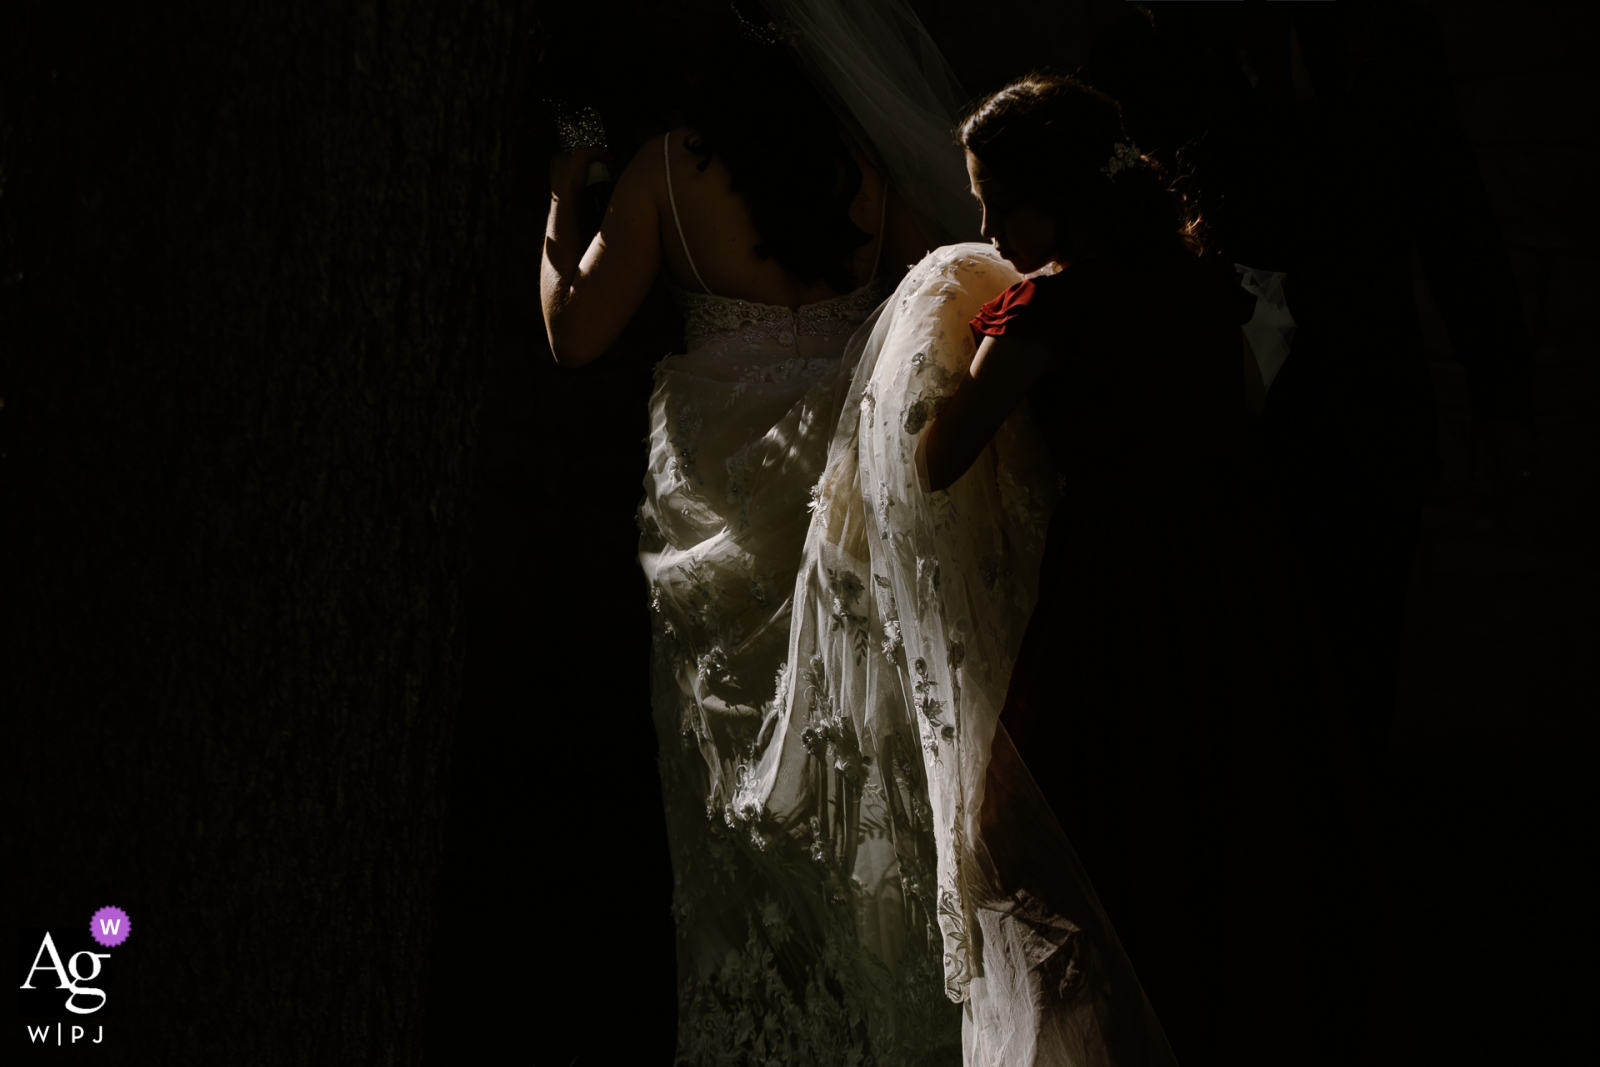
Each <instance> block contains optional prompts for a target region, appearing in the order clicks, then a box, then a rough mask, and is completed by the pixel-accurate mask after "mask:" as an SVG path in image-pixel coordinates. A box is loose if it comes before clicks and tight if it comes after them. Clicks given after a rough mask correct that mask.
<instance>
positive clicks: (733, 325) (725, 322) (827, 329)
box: [672, 282, 883, 348]
mask: <svg viewBox="0 0 1600 1067" xmlns="http://www.w3.org/2000/svg"><path fill="white" fill-rule="evenodd" d="M672 295H673V297H674V298H675V299H676V300H677V301H678V307H679V308H680V309H681V310H682V311H683V337H684V343H685V344H686V345H687V346H688V347H689V348H694V347H696V346H697V345H701V344H704V343H705V342H707V341H720V340H739V341H772V340H776V341H777V342H778V343H779V344H780V345H792V344H794V339H795V337H796V336H804V337H834V336H837V335H839V334H850V333H854V332H855V331H856V328H857V327H858V326H860V325H861V324H862V323H863V322H865V321H866V319H867V316H869V315H871V314H872V311H873V309H874V308H876V307H877V306H878V305H879V304H880V303H882V302H883V285H882V283H880V282H874V283H872V284H869V285H865V286H863V287H862V288H860V289H857V290H856V291H855V292H853V293H846V294H845V295H844V296H838V297H834V298H833V299H832V300H823V301H820V302H818V303H815V304H803V305H801V306H800V308H799V309H798V310H791V309H789V308H786V307H781V306H779V305H776V304H757V303H753V302H751V301H749V300H733V299H730V298H728V297H724V296H711V295H710V294H707V293H689V292H685V291H683V290H681V289H677V288H674V289H673V290H672Z"/></svg>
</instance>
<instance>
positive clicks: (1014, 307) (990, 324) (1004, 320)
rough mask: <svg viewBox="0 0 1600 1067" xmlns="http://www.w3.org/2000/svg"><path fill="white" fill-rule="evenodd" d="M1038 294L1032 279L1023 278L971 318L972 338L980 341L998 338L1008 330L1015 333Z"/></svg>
mask: <svg viewBox="0 0 1600 1067" xmlns="http://www.w3.org/2000/svg"><path fill="white" fill-rule="evenodd" d="M1038 294H1039V287H1038V286H1037V285H1035V284H1034V281H1033V279H1032V278H1024V279H1022V281H1020V282H1018V283H1017V284H1015V285H1013V286H1012V287H1011V288H1009V289H1007V290H1006V291H1005V292H1003V293H1001V294H1000V295H999V296H997V297H995V298H994V299H993V300H991V301H989V302H988V303H987V304H985V305H983V307H981V308H979V309H978V313H977V314H976V315H974V316H973V317H972V336H973V339H974V340H977V341H980V342H981V341H982V339H983V338H984V337H1000V336H1002V335H1004V334H1005V333H1006V332H1007V331H1008V330H1012V331H1015V330H1016V329H1017V328H1018V327H1019V326H1020V325H1021V323H1022V322H1023V321H1025V320H1026V319H1027V314H1026V312H1027V308H1028V306H1029V305H1030V304H1032V303H1033V302H1034V301H1035V300H1036V299H1037V298H1038Z"/></svg>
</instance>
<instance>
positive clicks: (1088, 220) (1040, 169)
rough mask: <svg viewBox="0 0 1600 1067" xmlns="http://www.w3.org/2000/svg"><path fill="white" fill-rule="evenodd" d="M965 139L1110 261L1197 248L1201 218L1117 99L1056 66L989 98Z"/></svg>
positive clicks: (966, 125)
mask: <svg viewBox="0 0 1600 1067" xmlns="http://www.w3.org/2000/svg"><path fill="white" fill-rule="evenodd" d="M960 143H961V146H962V147H963V148H965V149H967V150H968V151H969V152H971V153H972V154H973V155H974V156H976V157H978V159H980V160H982V161H983V165H984V167H985V168H987V169H988V170H989V171H990V172H991V173H993V174H995V175H996V176H997V177H1003V178H1005V179H1006V180H1007V181H1009V182H1011V183H1012V184H1014V185H1015V186H1016V187H1017V188H1018V190H1019V191H1020V192H1021V193H1022V195H1023V196H1025V197H1027V198H1028V200H1029V201H1031V202H1032V203H1034V204H1036V205H1037V206H1039V207H1040V208H1042V209H1044V210H1045V211H1047V212H1049V213H1050V214H1053V215H1055V216H1056V217H1057V218H1060V217H1062V216H1063V215H1070V216H1071V218H1072V219H1073V221H1074V222H1075V223H1076V224H1077V225H1079V226H1080V227H1082V229H1083V231H1084V234H1085V236H1086V237H1087V238H1088V239H1089V241H1090V243H1091V244H1092V245H1093V246H1094V248H1095V250H1096V251H1097V252H1098V253H1099V254H1100V255H1101V256H1104V257H1106V258H1109V259H1124V260H1126V259H1142V258H1148V257H1149V256H1151V255H1153V254H1160V253H1163V252H1182V251H1186V250H1187V251H1189V252H1191V253H1196V254H1198V253H1199V252H1200V251H1201V250H1202V249H1201V247H1200V240H1199V233H1198V226H1197V224H1196V222H1195V220H1193V219H1191V217H1190V214H1189V210H1188V205H1187V203H1186V202H1185V200H1184V197H1183V196H1182V195H1181V194H1180V193H1178V192H1176V191H1175V190H1173V189H1172V187H1171V184H1170V183H1169V181H1168V179H1167V176H1166V174H1165V173H1164V172H1163V171H1162V169H1161V167H1160V166H1159V165H1158V164H1157V163H1156V162H1155V161H1154V160H1152V159H1150V158H1149V157H1147V156H1142V155H1138V154H1135V153H1133V152H1132V151H1131V150H1132V149H1133V148H1134V145H1133V142H1132V140H1131V139H1130V138H1129V137H1128V136H1127V134H1126V133H1125V132H1124V130H1123V125H1122V113H1121V109H1120V108H1119V107H1118V105H1117V102H1116V101H1115V100H1113V99H1111V97H1109V96H1107V95H1106V94H1104V93H1102V92H1099V91H1097V90H1094V89H1091V88H1089V87H1088V86H1087V85H1084V84H1083V83H1081V82H1079V81H1077V80H1075V79H1073V78H1070V77H1067V76H1065V75H1057V74H1030V75H1028V76H1027V77H1023V78H1019V79H1017V80H1016V81H1014V82H1012V83H1011V84H1010V85H1007V86H1006V87H1005V88H1004V89H1001V90H1000V91H999V92H997V93H995V94H994V95H992V96H990V97H988V98H986V99H984V100H982V101H981V102H979V104H978V105H977V106H976V108H975V109H974V110H973V111H972V112H971V113H970V114H969V115H968V116H967V118H966V119H965V121H963V122H962V123H961V130H960Z"/></svg>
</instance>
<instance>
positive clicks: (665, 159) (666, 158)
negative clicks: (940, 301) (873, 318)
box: [661, 133, 883, 296]
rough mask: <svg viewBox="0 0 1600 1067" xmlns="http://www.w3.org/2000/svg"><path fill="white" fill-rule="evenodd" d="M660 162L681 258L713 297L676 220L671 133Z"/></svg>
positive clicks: (676, 201) (664, 139) (676, 209)
mask: <svg viewBox="0 0 1600 1067" xmlns="http://www.w3.org/2000/svg"><path fill="white" fill-rule="evenodd" d="M661 162H662V163H663V164H665V165H666V168H667V203H669V204H671V205H672V224H673V225H674V226H676V227H677V228H678V240H679V241H680V242H682V244H683V258H684V259H687V260H688V261H689V269H690V270H691V271H693V272H694V280H695V281H697V282H699V283H700V288H702V289H704V290H705V291H706V294H707V295H708V296H715V295H716V294H715V293H713V292H712V291H711V286H709V285H707V284H706V280H705V279H704V278H702V277H700V268H699V267H696V266H695V265H694V257H693V256H691V255H690V254H689V240H688V238H686V237H684V236H683V220H682V219H680V218H678V198H677V197H675V196H673V195H672V134H671V133H668V134H667V135H666V136H665V137H663V138H662V139H661ZM880 229H881V227H880ZM878 251H879V253H880V254H881V253H882V251H883V242H882V241H879V242H878ZM872 272H873V274H874V275H876V274H877V272H878V268H877V266H876V265H874V266H873V268H872Z"/></svg>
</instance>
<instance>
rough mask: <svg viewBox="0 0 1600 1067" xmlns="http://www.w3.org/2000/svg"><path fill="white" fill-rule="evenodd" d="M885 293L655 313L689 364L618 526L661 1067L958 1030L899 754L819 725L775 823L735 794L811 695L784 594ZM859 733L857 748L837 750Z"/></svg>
mask: <svg viewBox="0 0 1600 1067" xmlns="http://www.w3.org/2000/svg"><path fill="white" fill-rule="evenodd" d="M679 236H680V239H681V237H682V234H681V231H680V234H679ZM687 249H688V246H687V242H685V251H686V252H687ZM689 258H690V262H691V267H692V262H693V257H692V256H690V257H689ZM697 276H698V275H697ZM883 295H884V289H883V286H882V285H881V284H879V283H878V282H877V281H876V279H874V281H873V282H870V283H869V284H868V285H866V286H865V287H863V288H861V289H858V290H856V291H855V292H853V293H849V294H847V295H845V296H841V297H838V298H836V299H833V300H828V301H824V302H822V303H817V304H809V305H805V306H802V307H800V308H798V309H796V310H790V309H789V308H784V307H774V306H770V305H763V304H755V303H751V302H748V301H743V300H734V299H729V298H725V297H719V296H714V295H711V294H709V293H703V294H698V293H688V292H682V291H679V292H677V293H676V296H677V299H678V301H679V303H680V306H681V308H682V310H683V316H684V333H685V342H686V349H687V350H686V351H685V352H684V353H682V354H679V355H672V356H669V357H667V358H666V359H664V360H663V361H662V362H661V363H660V365H659V366H658V367H657V369H656V387H655V391H654V393H653V395H652V397H651V400H650V437H649V444H650V459H649V471H648V474H647V476H646V479H645V490H646V494H645V499H644V501H643V502H642V503H641V505H640V508H639V526H640V530H641V538H640V562H641V565H642V566H643V569H644V572H645V575H646V577H647V579H648V581H649V589H650V597H651V607H652V614H653V618H654V622H655V634H654V656H653V662H652V702H653V707H654V716H655V722H656V729H657V735H658V738H659V741H660V746H661V747H660V752H661V755H660V768H661V778H662V787H663V793H664V798H665V802H666V815H667V827H668V836H669V840H670V843H671V850H672V860H673V871H674V883H675V890H674V901H673V911H674V917H675V920H676V923H677V930H678V939H679V940H678V962H679V982H680V989H679V995H680V1020H679V1059H680V1062H684V1063H691V1064H700V1063H707V1064H709V1063H726V1062H746V1061H748V1062H754V1063H765V1062H767V1059H768V1058H769V1057H776V1058H777V1059H778V1061H779V1062H797V1063H817V1064H849V1063H863V1062H866V1057H868V1056H871V1058H872V1062H874V1063H877V1064H881V1065H885V1067H887V1065H890V1064H897V1063H907V1064H911V1063H923V1062H941V1059H940V1058H939V1057H938V1056H937V1053H938V1052H940V1051H941V1050H942V1051H943V1052H944V1053H945V1056H944V1057H943V1059H942V1062H952V1063H953V1062H958V1061H959V1055H960V1054H959V1041H960V1025H961V1023H960V1009H959V1008H958V1007H956V1005H954V1004H952V1003H951V1002H950V1001H949V999H948V998H946V997H945V996H944V994H943V992H942V986H943V983H942V977H941V974H942V967H941V963H940V954H941V950H940V939H939V934H938V929H937V927H936V926H933V925H932V924H931V923H930V922H929V921H928V915H929V914H931V912H928V913H924V912H923V911H921V910H919V909H920V908H922V905H921V904H920V903H919V899H920V898H919V897H918V896H917V895H916V894H917V893H919V892H922V889H921V888H920V887H921V886H924V885H925V886H927V887H928V888H929V890H930V891H931V887H932V886H933V884H934V878H935V869H936V865H937V861H936V858H935V851H934V845H933V836H932V832H931V826H930V824H929V821H928V814H929V813H928V809H927V795H928V794H927V788H926V785H925V783H924V781H923V778H922V775H921V761H920V756H919V751H918V749H917V742H916V739H915V736H914V735H910V736H908V737H906V738H902V739H895V740H890V739H888V738H884V739H882V740H881V741H879V740H873V739H872V738H871V737H870V735H859V734H856V733H854V732H853V730H854V726H853V725H849V726H846V725H844V724H842V723H841V722H837V721H836V722H834V723H833V724H832V725H833V726H834V727H837V728H838V730H840V731H843V732H842V733H839V734H838V735H837V736H835V734H831V733H827V732H826V731H827V730H828V729H829V726H828V725H827V724H822V726H821V728H822V729H823V731H824V734H822V735H817V736H816V737H806V738H802V739H801V740H800V744H801V745H802V748H803V749H808V751H809V752H813V753H816V754H817V755H819V756H825V755H827V753H831V754H832V755H829V756H827V758H826V760H825V761H822V760H816V759H812V758H811V757H810V756H809V755H805V754H804V753H803V754H802V762H805V763H806V764H807V769H806V771H805V773H806V774H807V775H809V780H808V782H807V783H806V784H804V785H802V786H800V787H799V788H798V789H797V790H794V792H795V793H796V795H795V797H794V798H792V803H791V805H790V808H789V810H787V811H786V812H784V813H783V814H782V815H781V816H770V815H766V814H764V804H763V802H762V800H761V799H760V798H758V797H757V796H756V793H755V791H754V790H755V788H756V785H757V783H758V781H759V779H758V777H757V775H756V769H757V766H758V764H760V762H761V760H762V758H763V756H765V755H766V754H767V753H768V752H769V751H772V750H773V746H772V744H771V742H772V741H773V739H774V737H775V736H779V735H778V734H776V733H775V729H776V728H777V727H778V726H779V724H780V721H781V722H787V721H788V720H789V718H790V715H789V712H788V702H787V695H788V694H789V693H790V692H791V691H793V690H794V689H795V687H796V686H799V687H801V688H802V689H803V688H804V687H805V686H807V685H808V684H810V683H809V682H808V680H807V675H806V667H805V665H804V664H800V665H798V666H797V667H796V668H795V669H790V667H789V665H788V654H789V646H790V643H791V642H790V622H791V607H792V603H793V595H794V590H795V578H796V573H797V571H798V568H799V565H800V561H801V556H802V553H803V550H804V548H805V544H806V538H807V530H808V527H809V525H810V518H811V515H812V510H811V509H812V507H813V505H814V503H815V501H814V497H813V491H814V489H815V487H816V485H817V481H818V479H819V478H820V476H821V474H822V471H823V467H824V465H825V463H826V461H827V456H828V449H829V445H830V443H831V442H832V440H833V437H834V431H835V428H836V426H837V424H838V421H839V414H840V409H841V404H842V403H843V402H844V399H845V395H846V393H847V391H848V390H849V387H850V365H849V361H848V360H847V359H846V346H847V343H848V342H849V341H850V338H851V337H852V335H854V334H855V333H856V331H857V329H858V328H859V327H860V326H861V325H862V324H863V323H864V322H865V321H867V319H868V318H869V316H870V315H871V314H872V312H873V311H874V309H875V308H876V307H877V306H878V304H879V303H880V301H881V300H882V298H883ZM852 632H855V631H852ZM846 735H848V736H846ZM863 736H865V737H867V739H868V743H869V745H870V748H869V750H867V751H863V750H860V749H859V748H852V747H851V746H852V745H855V744H857V740H856V739H858V738H861V737H863ZM784 737H785V740H787V737H786V735H784ZM897 746H898V747H897ZM778 747H780V748H781V747H782V745H779V746H778ZM824 750H826V752H825V751H824ZM847 752H848V755H847V754H846V753H847ZM890 769H898V770H896V771H895V773H897V774H899V775H900V777H899V778H895V777H891V778H890V779H889V781H888V785H887V788H886V787H885V785H884V781H883V774H884V772H885V771H886V770H890ZM907 884H909V885H910V886H911V892H910V893H909V895H908V894H907V892H906V891H905V886H906V885H907ZM928 899H929V900H930V901H931V900H932V897H931V896H929V897H928ZM908 931H909V932H910V933H911V934H912V935H913V936H910V937H908V936H907V933H908ZM930 1057H931V1058H930Z"/></svg>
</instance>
